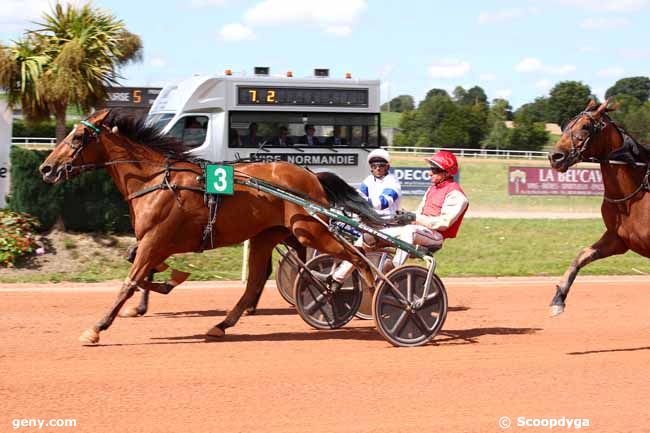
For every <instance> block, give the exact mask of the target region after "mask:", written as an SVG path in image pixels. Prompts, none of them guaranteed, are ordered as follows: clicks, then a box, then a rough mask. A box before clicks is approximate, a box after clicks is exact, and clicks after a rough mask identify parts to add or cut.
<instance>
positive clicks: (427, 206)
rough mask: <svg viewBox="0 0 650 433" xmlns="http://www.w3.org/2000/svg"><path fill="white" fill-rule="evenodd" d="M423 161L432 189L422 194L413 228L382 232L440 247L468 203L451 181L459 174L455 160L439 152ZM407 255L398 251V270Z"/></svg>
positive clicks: (452, 235)
mask: <svg viewBox="0 0 650 433" xmlns="http://www.w3.org/2000/svg"><path fill="white" fill-rule="evenodd" d="M425 161H427V162H428V163H429V166H430V170H431V186H430V187H429V188H428V189H427V192H426V193H425V194H424V197H423V198H422V201H421V202H420V205H419V206H418V208H417V211H416V212H415V221H414V223H413V224H410V225H406V226H402V227H392V228H388V229H385V230H382V231H383V232H384V233H386V234H389V235H393V236H397V237H399V238H400V239H402V240H403V241H405V242H408V243H411V244H419V245H428V246H436V247H437V248H440V247H442V243H443V241H444V239H448V238H455V237H456V235H457V234H458V229H459V228H460V225H461V223H462V221H463V217H464V216H465V212H466V211H467V207H468V206H469V200H468V199H467V196H466V195H465V192H464V191H463V189H462V188H461V187H460V185H459V184H458V183H457V182H455V181H454V175H455V174H456V173H458V161H457V160H456V156H455V155H454V154H453V153H451V152H448V151H445V150H441V151H440V152H438V153H436V154H435V155H433V156H432V157H430V158H426V159H425ZM407 258H408V253H407V252H405V251H402V250H397V254H396V255H395V257H394V259H393V264H394V265H395V266H399V265H401V264H403V263H404V262H405V261H406V259H407Z"/></svg>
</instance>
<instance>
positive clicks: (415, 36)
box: [0, 0, 650, 107]
mask: <svg viewBox="0 0 650 433" xmlns="http://www.w3.org/2000/svg"><path fill="white" fill-rule="evenodd" d="M93 4H94V5H95V6H99V7H104V8H108V9H110V10H111V11H112V12H113V14H114V15H115V16H117V17H118V18H120V19H122V20H124V21H125V23H126V25H127V27H128V29H129V30H130V31H132V32H134V33H137V34H139V35H140V36H141V37H142V39H143V41H144V47H145V57H144V61H143V62H142V63H140V64H136V65H132V66H129V67H127V68H125V69H124V70H123V71H122V75H123V76H124V80H123V82H122V83H123V84H124V85H143V86H147V85H149V86H159V85H162V84H164V83H166V82H168V81H171V80H176V79H180V78H184V77H187V76H189V75H191V74H194V73H207V74H221V73H222V72H223V70H224V69H226V68H229V69H232V70H233V71H236V72H237V71H245V72H246V73H248V74H250V73H252V69H253V67H254V66H270V67H271V73H272V74H284V73H285V72H286V71H287V70H291V71H293V73H294V76H307V75H310V74H311V72H312V70H313V68H315V67H328V68H330V71H331V75H333V76H338V77H342V76H343V75H344V74H345V72H351V73H352V74H353V77H354V78H368V79H381V80H382V82H383V87H382V100H387V99H388V98H390V97H394V96H396V95H399V94H410V95H413V96H414V98H415V99H416V101H417V100H420V99H422V98H423V97H424V95H425V93H426V92H427V91H428V90H429V89H431V88H433V87H439V88H444V89H447V90H452V89H453V88H454V87H455V86H456V85H462V86H464V87H466V88H468V87H471V86H473V85H480V86H481V87H483V88H484V89H485V91H486V93H487V94H488V97H489V98H490V99H493V98H495V97H505V98H506V99H508V100H509V101H510V102H511V104H512V105H513V106H514V107H518V106H519V105H521V104H523V103H526V102H529V101H532V100H533V99H534V98H535V97H537V96H542V95H545V94H546V93H547V92H548V90H549V89H550V87H552V85H553V84H555V83H557V82H558V81H562V80H579V81H582V82H584V83H585V84H588V85H589V86H590V87H591V88H592V91H593V92H594V93H595V94H596V95H599V96H601V97H602V95H603V94H604V92H605V90H606V89H607V88H608V87H609V86H611V85H612V84H613V83H614V82H615V81H616V80H617V79H619V78H621V77H626V76H637V75H645V76H648V75H650V44H649V43H648V41H650V26H649V25H648V24H649V23H650V0H595V1H588V0H546V1H538V0H519V1H510V0H500V1H499V0H482V1H467V0H465V1H453V2H452V1H431V0H429V1H424V0H422V1H379V0H370V1H365V0H329V1H324V0H323V1H317V0H261V1H260V0H258V1H235V0H184V1H180V0H159V1H156V2H147V1H136V0H96V1H94V2H93ZM48 9H49V2H48V1H47V0H20V1H19V0H4V1H3V7H2V8H1V10H0V41H2V42H4V43H7V42H8V41H9V40H11V39H13V38H16V37H17V36H18V35H20V33H21V31H22V30H23V29H25V28H28V27H30V26H31V24H29V22H30V20H34V19H37V18H38V16H39V14H40V12H42V11H44V10H48Z"/></svg>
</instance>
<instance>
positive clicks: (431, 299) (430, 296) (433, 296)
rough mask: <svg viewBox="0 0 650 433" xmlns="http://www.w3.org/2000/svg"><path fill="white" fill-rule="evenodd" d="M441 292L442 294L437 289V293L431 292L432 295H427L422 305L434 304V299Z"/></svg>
mask: <svg viewBox="0 0 650 433" xmlns="http://www.w3.org/2000/svg"><path fill="white" fill-rule="evenodd" d="M439 294H440V292H439V291H436V292H435V293H431V294H430V295H428V296H427V297H426V299H425V300H424V302H422V307H427V306H429V305H431V304H433V301H434V300H435V299H436V298H438V295H439Z"/></svg>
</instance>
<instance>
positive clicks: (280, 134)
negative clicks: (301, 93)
mask: <svg viewBox="0 0 650 433" xmlns="http://www.w3.org/2000/svg"><path fill="white" fill-rule="evenodd" d="M229 128H230V133H229V147H259V146H261V145H264V146H267V147H275V146H278V147H285V146H292V147H301V146H304V147H313V146H318V147H339V146H344V147H378V146H379V115H378V114H375V113H363V114H357V113H298V112H272V113H271V112H269V113H265V112H259V111H256V112H249V111H231V112H230V119H229Z"/></svg>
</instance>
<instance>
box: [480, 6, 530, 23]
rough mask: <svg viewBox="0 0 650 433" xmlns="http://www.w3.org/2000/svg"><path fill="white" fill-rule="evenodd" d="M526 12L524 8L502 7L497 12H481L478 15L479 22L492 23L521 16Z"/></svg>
mask: <svg viewBox="0 0 650 433" xmlns="http://www.w3.org/2000/svg"><path fill="white" fill-rule="evenodd" d="M523 14H524V12H523V10H522V9H502V10H500V11H496V12H481V13H480V14H479V16H478V23H479V24H492V23H500V22H503V21H509V20H511V19H514V18H519V17H521V16H522V15H523Z"/></svg>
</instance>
